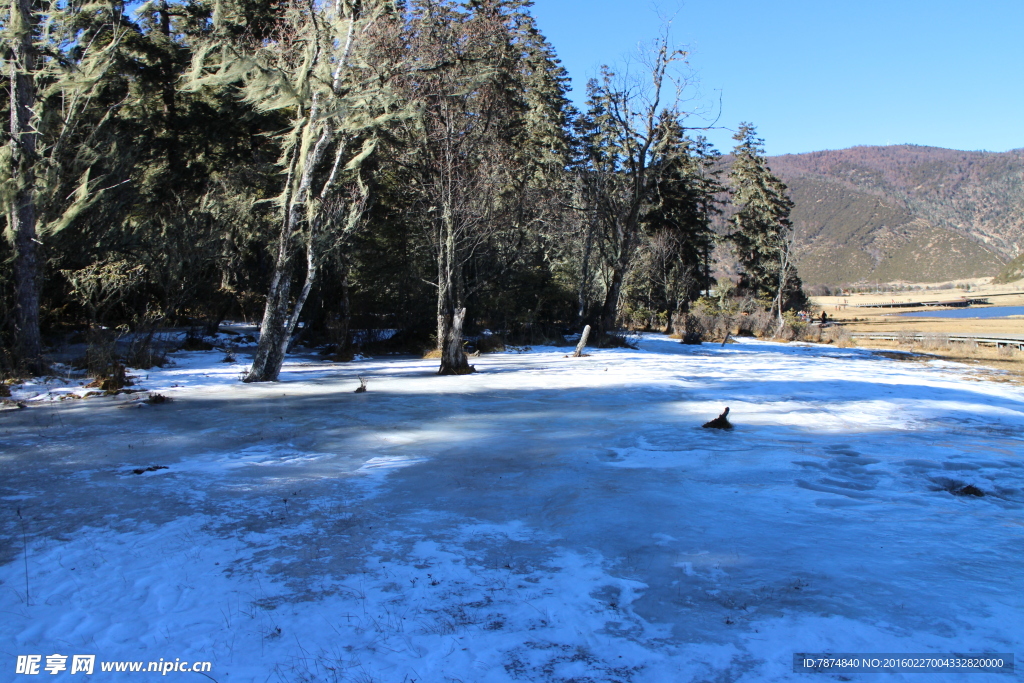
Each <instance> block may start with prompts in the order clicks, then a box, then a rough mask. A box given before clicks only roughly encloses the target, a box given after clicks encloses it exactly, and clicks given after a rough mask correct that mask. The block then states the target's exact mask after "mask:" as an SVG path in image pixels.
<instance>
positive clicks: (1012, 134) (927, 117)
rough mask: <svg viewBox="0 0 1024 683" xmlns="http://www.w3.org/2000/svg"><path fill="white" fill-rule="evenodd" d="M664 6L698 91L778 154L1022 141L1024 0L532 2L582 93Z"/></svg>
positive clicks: (655, 28) (725, 145) (723, 138)
mask: <svg viewBox="0 0 1024 683" xmlns="http://www.w3.org/2000/svg"><path fill="white" fill-rule="evenodd" d="M659 8H660V11H661V12H662V13H667V14H669V15H674V19H673V22H672V30H671V33H672V36H673V39H674V41H675V42H676V44H677V45H678V46H680V47H685V48H686V49H688V50H689V51H690V65H691V67H692V68H693V70H694V71H695V72H696V74H697V77H698V80H699V87H700V97H701V98H702V100H701V101H704V102H707V103H715V106H716V107H717V101H718V99H719V96H721V100H722V108H721V118H720V120H719V125H721V126H725V127H728V128H732V129H735V127H736V125H737V124H738V123H739V122H740V121H751V122H753V123H754V124H755V125H756V126H757V129H758V132H759V134H760V135H761V137H763V138H764V139H765V143H766V147H767V150H768V153H769V154H786V153H798V152H809V151H814V150H819V149H842V148H845V147H851V146H853V145H885V144H902V143H912V144H917V145H933V146H936V147H949V148H952V149H967V150H976V149H985V150H990V151H999V152H1001V151H1005V150H1008V149H1016V148H1021V147H1024V0H971V1H969V2H964V1H963V0H960V1H958V2H951V1H947V0H931V1H930V2H921V1H919V0H889V1H888V2H882V1H880V0H858V1H851V0H814V1H810V0H686V2H682V3H673V2H660V3H658V4H655V3H647V2H644V0H639V1H637V2H629V1H622V0H535V2H534V6H533V9H532V12H533V14H534V16H535V17H536V18H537V21H538V25H539V27H540V29H541V31H542V32H543V33H544V34H545V35H546V36H547V37H548V39H549V40H550V41H551V43H552V44H553V45H554V46H555V49H556V51H557V52H558V55H559V57H560V58H561V60H562V62H563V64H564V65H565V67H566V68H567V69H568V70H569V73H570V75H571V76H572V77H573V93H572V97H573V99H574V100H575V101H576V102H577V103H578V104H582V102H583V100H584V86H585V84H586V81H587V79H588V78H589V77H592V76H594V75H596V74H597V70H598V67H599V66H600V65H601V64H602V63H608V64H613V65H614V64H616V63H620V62H621V61H622V59H623V57H624V56H625V55H627V54H629V53H630V52H631V51H635V50H636V46H637V45H638V44H639V43H640V42H641V41H648V40H650V39H651V38H653V37H655V36H657V35H658V33H659V31H660V30H661V26H662V21H661V20H660V19H659V16H658V12H659ZM693 124H694V125H700V124H699V121H697V120H694V121H693ZM707 135H708V137H709V138H710V139H711V140H712V142H714V143H715V144H716V145H717V146H718V147H719V149H721V150H722V151H727V150H728V149H729V148H730V147H731V146H732V144H733V142H732V140H731V132H729V131H727V130H722V131H709V132H708V133H707Z"/></svg>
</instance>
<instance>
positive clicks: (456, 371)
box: [437, 308, 476, 375]
mask: <svg viewBox="0 0 1024 683" xmlns="http://www.w3.org/2000/svg"><path fill="white" fill-rule="evenodd" d="M465 318H466V309H465V308H459V309H456V311H455V314H454V315H453V316H451V318H450V319H449V318H448V317H447V316H443V315H442V316H438V322H439V325H438V327H439V328H441V329H443V330H444V333H443V335H442V337H441V343H440V347H441V348H440V351H441V367H440V368H439V369H438V371H437V374H439V375H468V374H469V373H471V372H476V368H474V367H473V366H472V365H470V364H469V360H468V359H467V358H466V352H465V351H464V350H463V348H462V323H463V321H464V320H465Z"/></svg>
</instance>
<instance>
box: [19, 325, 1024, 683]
mask: <svg viewBox="0 0 1024 683" xmlns="http://www.w3.org/2000/svg"><path fill="white" fill-rule="evenodd" d="M223 356H224V354H223V352H222V351H221V352H217V351H210V352H194V353H179V354H175V356H174V358H175V361H176V364H175V365H174V366H172V367H167V368H165V369H156V370H154V371H142V372H133V374H135V375H136V376H137V377H138V380H139V385H140V387H141V388H143V389H146V390H150V391H156V392H160V393H162V394H164V395H166V396H169V397H171V398H172V399H173V400H172V402H170V403H166V404H162V405H145V404H142V403H141V401H140V400H139V399H140V398H142V397H144V396H145V395H146V394H145V393H142V394H134V395H122V396H116V397H99V396H94V397H90V398H86V399H84V400H60V397H61V396H62V395H66V394H67V393H69V392H79V393H81V391H80V390H79V389H76V388H75V387H77V386H78V384H77V380H73V379H71V378H65V380H63V381H60V380H52V381H50V382H45V383H39V384H34V385H27V386H22V387H16V388H15V391H14V393H15V397H16V398H18V399H19V400H24V401H27V403H28V405H29V408H28V409H25V410H5V411H3V412H0V472H2V475H3V476H2V478H0V499H2V500H3V503H4V504H3V515H2V518H0V525H2V526H0V528H2V531H3V534H4V536H3V538H4V543H3V544H2V546H0V563H2V566H0V614H2V615H3V616H2V617H0V681H3V680H17V679H19V678H20V679H23V680H26V679H25V677H23V676H15V674H14V673H13V672H14V666H15V665H14V662H15V658H16V656H17V655H19V654H41V655H44V656H45V655H49V654H53V653H61V654H67V655H70V654H95V655H97V658H98V659H99V660H107V661H112V660H137V661H147V662H148V661H152V660H156V659H159V658H161V657H162V658H164V659H165V660H167V659H171V660H173V659H174V658H176V657H177V658H181V659H183V660H192V661H195V660H208V661H211V662H212V663H213V666H212V670H211V672H210V675H211V676H212V677H213V678H214V679H215V680H217V681H220V683H224V682H225V681H260V682H264V681H268V680H280V681H307V680H310V681H311V680H324V681H363V682H368V681H382V682H383V681H413V680H415V681H419V682H421V683H423V682H431V681H438V682H441V681H464V682H466V683H468V682H470V681H480V682H485V683H489V682H492V681H493V682H498V681H636V682H641V681H651V682H655V681H658V682H661V681H779V680H781V681H784V680H804V679H807V680H811V678H812V677H811V676H809V675H806V674H794V673H792V655H793V653H794V652H818V651H834V652H862V653H869V652H937V653H938V652H983V651H988V652H1013V651H1017V652H1018V653H1020V652H1024V648H1022V647H1021V644H1022V643H1021V641H1022V637H1024V435H1022V427H1024V390H1022V388H1021V387H1018V386H1014V385H1012V384H1008V383H997V382H991V381H985V380H984V379H983V378H982V377H980V376H978V375H977V374H976V373H975V372H974V371H972V370H971V369H970V368H968V367H966V366H960V365H956V364H952V363H937V362H931V363H917V362H906V361H899V360H894V359H892V358H885V357H881V356H878V355H876V354H873V353H872V352H869V351H864V350H858V349H835V348H831V347H827V346H813V345H795V344H789V345H784V344H773V343H767V342H757V341H751V340H741V342H740V343H738V344H732V345H727V346H725V347H721V346H719V345H717V344H716V345H705V346H698V347H689V346H684V345H681V344H679V343H677V342H675V341H673V340H669V339H667V338H665V337H660V336H648V337H646V338H645V339H644V340H643V341H642V343H641V348H640V349H639V350H636V351H633V350H608V351H602V350H597V351H592V355H591V356H590V357H588V358H582V359H571V358H566V357H565V351H564V349H563V350H552V349H542V348H538V349H535V350H534V352H531V353H523V354H516V353H508V354H491V355H485V356H483V357H481V358H479V359H476V360H475V361H474V362H475V364H476V366H477V368H478V370H480V372H478V373H477V374H475V375H469V376H464V377H438V376H436V375H435V374H434V373H435V370H436V362H435V361H424V360H419V359H411V358H388V359H370V360H363V361H360V362H358V363H351V364H332V363H325V362H320V361H319V360H317V359H316V358H314V357H312V356H309V357H303V356H299V357H296V358H294V359H292V360H290V361H289V363H288V364H286V366H285V369H284V372H283V373H282V376H281V380H282V381H281V382H279V383H273V384H241V383H240V382H238V377H239V375H240V373H241V372H242V371H243V370H244V367H243V366H242V365H238V364H230V363H221V362H220V361H221V359H222V358H223ZM239 360H244V358H243V356H242V355H239ZM358 376H362V377H365V378H368V380H369V384H368V387H369V390H368V391H367V392H366V393H362V394H355V393H353V392H354V389H355V388H356V387H357V386H359V381H358V379H357V377H358ZM725 406H729V407H730V413H729V419H730V420H731V421H732V422H733V424H734V425H735V429H734V430H732V431H731V432H719V431H717V430H706V429H701V425H702V424H703V423H704V422H706V421H707V420H709V419H711V418H713V417H715V416H716V415H718V414H719V413H721V412H722V409H723V408H724V407H725ZM156 465H158V466H163V467H166V468H167V469H158V470H153V471H143V473H142V474H135V473H134V470H136V469H140V470H146V469H147V468H149V467H151V466H156ZM968 484H969V485H972V486H974V487H977V488H978V489H980V490H981V491H983V492H984V494H985V495H984V496H982V497H976V496H964V495H954V494H953V493H952V491H956V490H958V487H963V486H966V485H968ZM19 510H20V513H21V515H22V518H23V519H19V518H18V516H17V514H16V511H19ZM23 532H24V533H25V534H26V535H27V540H28V544H27V564H28V567H27V577H28V599H27V600H26V595H25V585H26V567H25V559H26V553H25V551H26V547H25V545H24V544H23V540H22V539H23V537H22V534H23ZM1018 668H1019V667H1018ZM43 675H45V676H47V677H49V675H48V674H43ZM862 675H863V674H862ZM98 676H99V675H97V679H98V680H99V678H98ZM103 676H104V678H102V680H130V679H132V678H135V679H138V678H139V676H140V674H103ZM119 676H120V677H119ZM143 676H144V674H143ZM169 677H170V678H180V679H188V680H199V679H200V677H199V676H196V675H195V674H183V673H179V674H169ZM961 677H962V675H947V676H945V677H944V676H942V675H937V674H928V680H930V681H931V680H960V678H961ZM55 678H58V677H55ZM829 678H830V679H831V678H832V677H829ZM1021 678H1022V676H1021V674H1020V673H1019V672H1018V673H1017V674H1014V675H1010V676H1007V675H997V674H972V675H971V677H970V680H972V681H978V682H979V683H980V682H981V681H986V680H993V681H995V680H998V681H1007V680H1021ZM62 680H63V679H62ZM72 680H74V679H73V678H72ZM814 680H819V678H818V677H814ZM886 680H915V681H920V680H922V679H921V677H920V675H916V674H886Z"/></svg>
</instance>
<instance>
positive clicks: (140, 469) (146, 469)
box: [132, 465, 167, 474]
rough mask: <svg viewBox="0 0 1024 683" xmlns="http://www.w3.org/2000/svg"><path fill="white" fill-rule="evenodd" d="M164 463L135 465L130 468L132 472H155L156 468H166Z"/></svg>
mask: <svg viewBox="0 0 1024 683" xmlns="http://www.w3.org/2000/svg"><path fill="white" fill-rule="evenodd" d="M166 469H167V466H166V465H150V466H149V467H136V468H135V469H134V470H132V474H145V473H146V472H156V471H157V470H166Z"/></svg>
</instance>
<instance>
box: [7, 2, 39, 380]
mask: <svg viewBox="0 0 1024 683" xmlns="http://www.w3.org/2000/svg"><path fill="white" fill-rule="evenodd" d="M11 5H12V6H11V14H12V15H13V14H17V15H18V19H17V21H15V22H12V23H14V24H15V26H18V27H19V28H20V30H19V31H18V34H17V38H16V40H14V41H12V57H13V59H11V60H10V65H11V73H10V82H11V167H12V168H11V170H12V176H13V179H14V181H15V183H16V184H17V186H16V187H17V189H16V191H15V195H14V198H13V199H14V201H13V205H12V207H11V212H10V215H9V218H8V224H9V225H10V228H11V232H12V233H13V235H14V290H15V307H16V315H15V325H16V328H15V347H16V353H17V354H18V357H19V360H20V361H21V362H23V363H25V365H26V366H27V369H28V370H29V371H30V372H32V373H34V374H42V373H43V372H45V370H46V367H45V363H43V343H42V337H41V335H40V332H39V262H40V258H39V249H38V238H37V236H36V198H35V157H36V135H37V134H36V131H35V129H34V128H33V127H32V108H33V107H34V106H35V101H36V83H35V76H34V71H35V62H36V55H35V47H34V45H33V44H32V34H33V27H34V26H35V24H36V18H35V15H33V13H32V3H31V0H14V2H12V3H11Z"/></svg>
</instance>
